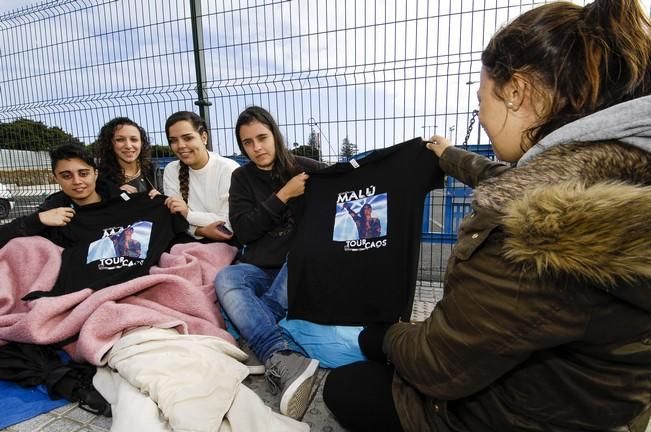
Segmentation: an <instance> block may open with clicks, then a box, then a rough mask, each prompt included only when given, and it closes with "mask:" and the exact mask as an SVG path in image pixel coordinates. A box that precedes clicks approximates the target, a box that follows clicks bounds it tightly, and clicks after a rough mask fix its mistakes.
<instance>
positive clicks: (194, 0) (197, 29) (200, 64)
mask: <svg viewBox="0 0 651 432" xmlns="http://www.w3.org/2000/svg"><path fill="white" fill-rule="evenodd" d="M190 15H191V18H192V47H193V50H194V69H195V72H196V78H197V101H196V102H195V103H194V104H195V105H197V106H198V107H199V115H200V116H201V118H202V119H204V121H205V122H206V126H207V127H208V132H209V133H208V150H211V151H212V138H211V133H210V130H211V128H210V108H209V107H210V105H212V102H210V101H208V92H207V91H206V87H205V85H206V59H205V57H204V49H203V24H202V13H201V0H190Z"/></svg>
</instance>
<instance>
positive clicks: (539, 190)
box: [384, 142, 651, 432]
mask: <svg viewBox="0 0 651 432" xmlns="http://www.w3.org/2000/svg"><path fill="white" fill-rule="evenodd" d="M440 166H441V168H442V169H443V170H444V171H445V172H446V173H448V174H449V175H452V176H454V177H456V178H458V179H459V180H461V181H463V182H464V183H467V184H469V185H470V186H473V187H475V186H477V187H476V189H475V192H474V197H473V203H472V207H473V212H472V214H470V215H469V216H467V217H466V218H465V219H464V221H463V222H462V224H461V226H460V228H459V232H458V242H457V244H456V245H455V247H454V249H453V251H452V255H451V257H450V260H449V262H448V267H447V271H446V275H445V281H444V291H445V292H444V296H443V299H442V300H441V301H440V302H439V303H438V304H437V305H436V307H435V309H434V311H433V312H432V314H431V316H430V317H429V318H428V319H427V320H426V321H424V322H423V323H419V324H408V323H399V324H396V325H394V326H392V327H391V328H390V330H389V332H388V333H387V336H386V337H385V339H384V351H385V352H386V353H387V355H388V357H389V359H390V361H391V362H392V363H393V365H394V366H395V369H396V374H395V378H394V388H393V396H394V400H395V402H396V407H397V410H398V413H399V415H400V419H401V422H402V425H403V427H404V429H405V430H406V431H410V432H411V431H414V432H415V431H419V432H420V431H472V432H477V431H496V432H505V431H564V432H565V431H592V430H602V431H636V432H637V431H644V430H645V428H646V423H647V422H648V418H649V416H648V413H649V409H650V407H651V225H650V222H651V186H649V185H651V154H649V153H646V152H644V151H642V150H639V149H635V148H631V147H627V146H624V145H621V144H618V143H616V142H602V143H594V144H588V145H585V144H584V145H577V144H563V145H559V146H557V147H554V148H552V149H550V150H548V151H545V152H544V153H542V154H541V155H539V156H537V157H536V158H535V159H532V160H531V161H530V162H529V163H528V164H527V165H525V166H522V167H518V168H511V167H506V166H504V165H500V164H496V163H494V162H491V161H489V160H487V159H485V158H483V157H481V156H477V155H474V154H471V153H467V152H465V151H463V150H460V149H457V148H449V149H448V150H446V152H445V153H444V154H443V157H442V158H441V159H440Z"/></svg>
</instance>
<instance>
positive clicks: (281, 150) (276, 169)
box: [235, 105, 298, 187]
mask: <svg viewBox="0 0 651 432" xmlns="http://www.w3.org/2000/svg"><path fill="white" fill-rule="evenodd" d="M254 121H257V122H260V123H262V124H263V125H265V126H266V127H267V128H268V129H269V130H270V131H271V134H272V135H273V138H274V146H275V150H276V158H275V159H274V163H273V167H272V168H271V176H272V178H274V179H275V180H278V181H279V183H280V186H281V187H282V186H283V185H284V184H285V183H287V182H288V181H289V180H290V179H291V178H292V177H294V176H295V175H296V174H298V170H297V168H296V159H295V158H294V155H293V154H292V153H291V152H290V151H289V150H288V149H287V147H286V146H285V140H284V139H283V135H282V134H281V133H280V128H279V127H278V123H276V120H274V118H273V116H272V115H271V114H270V113H269V111H267V110H266V109H264V108H262V107H259V106H255V105H252V106H250V107H247V108H246V109H245V110H244V111H242V112H241V113H240V115H239V117H238V118H237V122H236V123H235V139H236V140H237V145H238V147H239V148H240V151H241V152H242V154H243V155H244V156H246V157H247V158H248V155H247V154H246V152H245V151H244V146H243V145H242V139H241V138H240V129H241V128H242V126H243V125H248V124H250V123H252V122H254Z"/></svg>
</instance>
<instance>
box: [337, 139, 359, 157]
mask: <svg viewBox="0 0 651 432" xmlns="http://www.w3.org/2000/svg"><path fill="white" fill-rule="evenodd" d="M356 154H357V144H353V143H351V142H350V140H349V139H348V137H346V138H344V139H343V141H341V159H342V160H346V161H347V160H349V159H350V158H352V157H353V156H355V155H356Z"/></svg>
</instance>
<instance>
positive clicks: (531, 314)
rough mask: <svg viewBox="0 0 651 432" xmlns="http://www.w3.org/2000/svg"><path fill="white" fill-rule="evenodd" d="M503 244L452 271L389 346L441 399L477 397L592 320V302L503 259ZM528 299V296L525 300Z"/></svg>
mask: <svg viewBox="0 0 651 432" xmlns="http://www.w3.org/2000/svg"><path fill="white" fill-rule="evenodd" d="M501 245H502V243H501V242H494V244H492V245H491V247H490V251H484V250H478V251H475V254H474V255H473V256H472V258H471V259H470V260H468V261H467V262H464V263H463V264H462V265H458V266H457V267H456V268H455V270H453V271H452V273H451V274H450V275H449V276H447V277H448V281H454V286H452V287H447V288H446V294H445V295H444V297H443V299H442V300H441V301H440V302H438V303H437V304H436V307H435V308H434V310H433V311H432V314H431V315H430V317H429V318H428V319H427V320H425V321H424V322H422V323H415V324H412V323H397V324H394V325H393V326H391V327H390V328H389V330H388V332H387V334H386V336H385V338H384V343H383V351H384V352H385V353H386V354H387V357H388V358H389V360H390V361H391V362H392V363H393V365H394V367H395V369H396V372H397V373H398V374H399V375H400V376H401V377H402V378H403V379H404V380H405V381H407V382H408V383H409V384H411V385H412V386H414V387H416V388H417V389H418V390H419V391H420V392H422V393H423V394H426V395H428V396H430V397H433V398H435V399H439V400H455V399H460V398H463V397H467V396H469V395H472V394H474V393H476V392H478V391H481V390H482V389H484V388H486V387H487V386H489V385H491V383H493V382H494V381H496V380H497V379H498V378H500V377H501V376H502V375H504V374H505V373H507V372H508V371H510V370H512V369H514V368H515V367H517V365H518V364H520V363H521V362H523V361H524V360H526V359H527V358H528V357H529V356H530V355H531V354H532V353H534V352H538V351H541V350H543V349H546V348H548V347H550V346H559V345H562V344H564V343H567V342H570V341H572V340H576V339H577V338H579V337H581V335H582V334H583V332H584V331H585V328H586V326H587V324H588V323H589V321H590V318H591V313H590V310H591V307H592V306H591V305H590V299H589V297H587V296H584V295H583V293H582V292H581V291H580V290H571V289H567V290H559V289H558V287H557V285H556V284H555V283H554V282H551V281H548V282H543V281H540V280H539V279H538V277H537V275H535V274H533V273H532V274H530V275H523V274H522V272H521V271H520V268H519V267H517V266H515V265H511V264H509V263H507V262H506V261H505V260H504V258H503V257H502V256H501V253H502V248H501ZM525 299H526V300H525Z"/></svg>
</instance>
